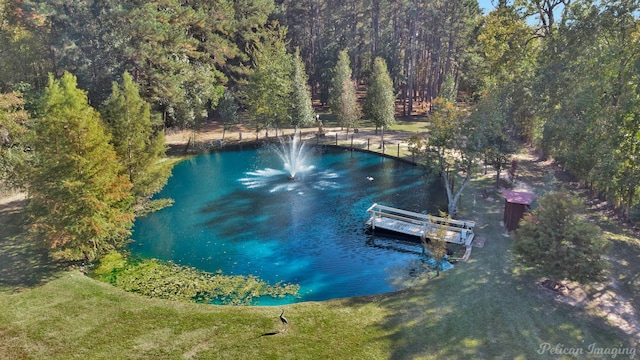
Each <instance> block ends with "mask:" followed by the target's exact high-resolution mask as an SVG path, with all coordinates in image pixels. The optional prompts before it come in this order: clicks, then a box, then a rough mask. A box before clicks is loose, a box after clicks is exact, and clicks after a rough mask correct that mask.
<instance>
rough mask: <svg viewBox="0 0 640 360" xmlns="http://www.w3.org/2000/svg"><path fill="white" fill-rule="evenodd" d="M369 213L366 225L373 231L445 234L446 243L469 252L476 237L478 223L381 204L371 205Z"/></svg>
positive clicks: (420, 234)
mask: <svg viewBox="0 0 640 360" xmlns="http://www.w3.org/2000/svg"><path fill="white" fill-rule="evenodd" d="M367 213H368V214H369V215H370V217H369V220H367V221H366V224H367V225H368V226H369V227H371V229H373V230H375V229H377V228H380V229H384V230H388V231H393V232H397V233H402V234H406V235H412V236H417V237H425V238H430V237H431V238H432V237H434V236H442V235H438V234H444V240H445V241H446V242H449V243H453V244H459V245H463V246H466V247H467V250H468V252H470V249H471V243H472V242H473V238H474V237H475V234H474V233H473V228H474V227H475V226H476V223H475V222H473V221H465V220H453V219H447V218H443V217H439V216H433V215H425V214H420V213H415V212H412V211H407V210H402V209H396V208H393V207H390V206H384V205H379V204H373V205H371V207H370V208H369V209H367ZM467 257H468V255H467Z"/></svg>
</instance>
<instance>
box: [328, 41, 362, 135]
mask: <svg viewBox="0 0 640 360" xmlns="http://www.w3.org/2000/svg"><path fill="white" fill-rule="evenodd" d="M329 106H330V107H331V111H332V112H333V113H334V114H335V115H336V117H337V118H338V123H339V124H340V126H342V127H346V128H347V132H348V131H349V128H351V127H355V126H357V123H358V119H359V118H360V109H359V108H358V101H357V96H356V85H355V83H354V82H353V80H352V79H351V65H350V61H349V55H348V54H347V51H346V50H343V51H341V52H340V54H339V55H338V62H337V63H336V66H335V67H334V68H333V78H332V79H331V94H330V98H329Z"/></svg>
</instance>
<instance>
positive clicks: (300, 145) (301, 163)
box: [275, 134, 312, 180]
mask: <svg viewBox="0 0 640 360" xmlns="http://www.w3.org/2000/svg"><path fill="white" fill-rule="evenodd" d="M279 140H280V144H279V146H277V147H276V148H275V151H276V153H277V154H278V156H279V157H280V159H281V160H282V162H283V163H284V169H285V170H286V171H287V172H288V173H289V180H294V179H295V178H296V176H297V175H298V173H299V172H303V171H307V170H309V169H311V168H312V166H308V165H306V160H307V156H308V155H309V154H308V152H307V151H306V150H305V147H304V144H305V143H304V142H303V141H300V136H297V135H296V134H294V135H293V137H290V138H289V139H288V140H289V141H286V139H285V138H283V137H280V138H279Z"/></svg>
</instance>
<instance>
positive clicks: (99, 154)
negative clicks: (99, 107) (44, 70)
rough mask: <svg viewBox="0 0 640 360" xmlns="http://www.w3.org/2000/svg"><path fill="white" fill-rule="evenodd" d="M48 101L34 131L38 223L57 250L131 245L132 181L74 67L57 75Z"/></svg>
mask: <svg viewBox="0 0 640 360" xmlns="http://www.w3.org/2000/svg"><path fill="white" fill-rule="evenodd" d="M41 103H42V106H43V108H42V109H41V111H42V114H43V115H42V118H40V119H39V120H38V121H37V122H36V123H35V125H34V127H33V129H32V131H31V133H30V136H29V138H30V144H31V147H32V149H33V153H34V156H33V158H32V163H31V164H30V165H31V166H30V168H29V170H28V172H29V173H28V182H29V184H28V195H29V198H30V200H31V201H30V202H29V207H28V213H29V216H30V224H31V230H32V231H33V234H34V235H35V236H37V237H38V238H40V239H42V240H44V241H45V242H46V243H47V244H48V246H50V247H51V249H52V256H53V257H54V258H57V259H63V260H69V261H82V260H89V261H91V260H94V259H96V258H97V257H99V256H100V255H101V254H104V253H105V252H108V251H112V250H116V249H119V248H121V247H122V246H124V245H125V243H126V239H127V238H128V236H129V235H130V228H131V226H132V224H133V213H132V210H131V203H132V195H131V191H130V190H131V186H132V185H131V182H130V181H129V179H128V178H127V176H126V175H123V170H122V166H121V165H120V164H119V162H118V157H117V154H116V152H115V150H114V149H113V146H112V145H111V144H110V143H109V140H110V138H109V136H108V132H107V131H106V129H105V128H104V126H103V124H102V122H101V120H100V115H99V113H98V112H97V111H95V110H94V109H93V108H92V107H91V106H89V105H88V100H87V94H86V93H85V92H84V91H82V90H80V89H78V88H77V80H76V78H75V77H74V76H73V75H71V74H69V73H65V74H64V75H63V76H62V78H61V79H59V80H55V79H54V78H53V76H52V75H51V76H50V77H49V85H48V86H47V88H46V89H45V93H44V95H43V98H42V102H41Z"/></svg>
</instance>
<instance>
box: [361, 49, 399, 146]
mask: <svg viewBox="0 0 640 360" xmlns="http://www.w3.org/2000/svg"><path fill="white" fill-rule="evenodd" d="M395 100H396V99H395V96H394V94H393V83H392V82H391V77H389V72H388V71H387V63H386V62H385V61H384V60H383V59H382V58H379V57H378V58H376V59H375V60H374V62H373V70H372V72H371V76H370V77H369V81H368V82H367V96H366V98H365V101H364V112H365V114H366V115H367V116H368V117H370V118H371V120H372V121H373V123H374V124H376V126H377V127H379V128H380V129H381V130H382V131H381V132H380V146H383V145H384V128H385V127H388V126H391V125H393V124H394V123H395V116H394V111H395Z"/></svg>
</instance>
